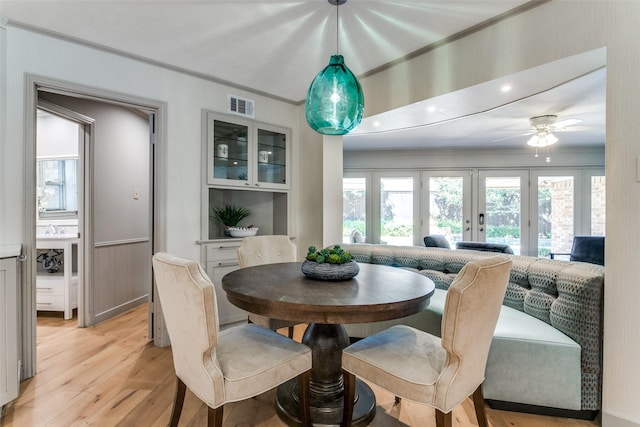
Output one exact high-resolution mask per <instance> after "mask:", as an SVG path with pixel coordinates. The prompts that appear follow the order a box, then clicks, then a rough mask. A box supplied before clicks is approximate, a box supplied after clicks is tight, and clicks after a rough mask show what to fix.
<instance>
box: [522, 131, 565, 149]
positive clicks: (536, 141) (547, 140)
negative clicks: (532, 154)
mask: <svg viewBox="0 0 640 427" xmlns="http://www.w3.org/2000/svg"><path fill="white" fill-rule="evenodd" d="M556 142H558V138H556V137H555V135H554V134H552V133H551V132H549V131H547V130H541V131H538V132H536V133H535V134H534V135H533V136H532V137H531V139H529V141H527V145H530V146H532V147H548V146H549V145H553V144H555V143H556Z"/></svg>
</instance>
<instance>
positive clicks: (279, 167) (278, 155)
mask: <svg viewBox="0 0 640 427" xmlns="http://www.w3.org/2000/svg"><path fill="white" fill-rule="evenodd" d="M286 154H287V135H285V134H283V133H280V132H273V131H270V130H264V129H258V181H260V182H268V183H272V184H286V183H287V178H286V177H287V175H286V168H287V156H286Z"/></svg>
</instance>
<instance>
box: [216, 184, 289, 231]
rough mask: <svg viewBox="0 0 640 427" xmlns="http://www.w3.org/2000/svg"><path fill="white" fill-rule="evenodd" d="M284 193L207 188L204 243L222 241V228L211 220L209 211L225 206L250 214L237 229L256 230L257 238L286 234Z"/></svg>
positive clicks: (285, 198) (285, 194)
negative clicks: (206, 226) (207, 206)
mask: <svg viewBox="0 0 640 427" xmlns="http://www.w3.org/2000/svg"><path fill="white" fill-rule="evenodd" d="M287 198H288V194H287V193H279V192H269V191H246V190H228V189H217V188H209V216H208V218H209V221H208V236H206V238H208V239H224V238H225V236H224V227H223V226H222V224H220V223H218V222H217V221H216V220H215V219H214V218H213V217H212V214H211V212H212V210H213V209H215V208H216V207H219V206H224V205H226V204H229V205H235V206H241V207H244V208H246V209H249V210H250V211H251V215H250V216H249V217H247V218H246V219H244V220H242V222H241V223H240V226H243V227H248V226H250V225H252V226H253V227H257V228H259V231H258V235H269V234H288V231H287Z"/></svg>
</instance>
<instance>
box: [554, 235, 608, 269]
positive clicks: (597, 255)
mask: <svg viewBox="0 0 640 427" xmlns="http://www.w3.org/2000/svg"><path fill="white" fill-rule="evenodd" d="M557 255H569V261H580V262H589V263H591V264H598V265H602V266H604V236H575V237H574V238H573V246H572V247H571V253H569V254H560V253H551V254H550V256H551V259H555V257H556V256H557Z"/></svg>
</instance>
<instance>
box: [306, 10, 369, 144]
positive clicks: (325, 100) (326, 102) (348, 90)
mask: <svg viewBox="0 0 640 427" xmlns="http://www.w3.org/2000/svg"><path fill="white" fill-rule="evenodd" d="M328 1H329V3H331V4H333V5H335V6H336V39H337V37H338V22H337V21H338V6H339V5H341V4H344V3H346V1H347V0H328ZM336 46H337V42H336ZM337 50H338V49H337V47H336V51H337ZM363 112H364V95H363V94H362V88H361V87H360V83H359V82H358V79H357V78H356V76H355V75H354V74H353V73H352V72H351V70H349V68H347V66H346V65H345V63H344V58H343V57H342V55H339V54H337V53H336V54H335V55H333V56H331V59H330V60H329V65H327V66H326V67H325V68H324V69H323V70H322V71H320V73H319V74H318V75H317V76H316V77H315V79H313V82H311V86H309V90H308V91H307V98H306V101H305V113H306V117H307V123H308V124H309V126H310V127H311V129H313V130H315V131H316V132H318V133H321V134H323V135H344V134H347V133H349V132H350V131H351V130H353V129H354V128H355V127H356V126H358V125H359V124H360V121H361V120H362V114H363Z"/></svg>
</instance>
